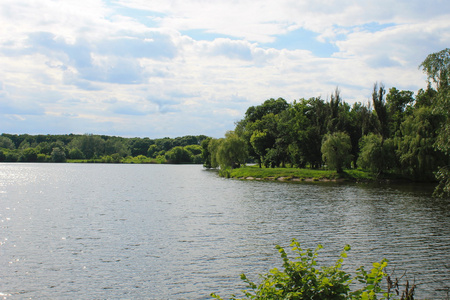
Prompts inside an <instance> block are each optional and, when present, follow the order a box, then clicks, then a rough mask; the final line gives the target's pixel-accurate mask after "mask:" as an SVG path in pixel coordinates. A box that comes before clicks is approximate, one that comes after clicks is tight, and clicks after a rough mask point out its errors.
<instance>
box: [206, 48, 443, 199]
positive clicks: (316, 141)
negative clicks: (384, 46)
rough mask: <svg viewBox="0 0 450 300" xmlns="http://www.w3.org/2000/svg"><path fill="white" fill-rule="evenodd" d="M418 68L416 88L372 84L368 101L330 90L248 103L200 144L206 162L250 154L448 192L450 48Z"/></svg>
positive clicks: (268, 162)
mask: <svg viewBox="0 0 450 300" xmlns="http://www.w3.org/2000/svg"><path fill="white" fill-rule="evenodd" d="M419 67H420V68H421V69H422V70H423V71H424V72H425V73H426V74H427V75H428V85H427V87H426V88H425V89H420V90H419V91H418V92H417V93H416V94H414V92H412V91H407V90H406V91H405V90H398V89H397V88H395V87H391V88H389V89H387V88H385V86H384V85H383V84H382V83H375V84H374V86H373V92H372V99H371V101H369V102H368V103H367V104H364V103H361V102H356V103H354V104H353V105H351V106H350V105H349V104H347V103H346V102H345V101H343V99H342V96H341V93H340V91H339V89H338V88H336V89H335V91H333V93H332V95H331V96H330V97H329V99H326V100H324V99H322V98H321V97H313V98H309V99H303V98H302V99H299V100H294V101H293V102H292V103H288V102H287V101H286V100H284V99H282V98H278V99H269V100H266V101H265V102H264V103H262V104H261V105H258V106H252V107H249V108H248V109H247V111H246V113H245V116H244V118H243V119H242V120H240V121H238V122H237V123H236V127H235V129H234V130H233V131H229V132H227V133H226V135H225V137H224V138H221V139H211V138H208V139H206V140H204V141H203V142H202V147H203V151H204V157H205V166H206V167H210V168H216V167H220V168H221V169H226V168H237V167H239V166H241V165H242V164H244V163H245V162H247V161H248V160H249V159H251V160H253V161H255V162H257V163H258V164H259V166H260V167H262V166H264V167H272V168H273V167H285V166H287V165H289V166H291V167H292V166H294V167H298V168H305V167H309V168H323V167H326V168H330V169H335V170H336V171H337V172H343V171H344V169H346V168H347V169H348V168H362V169H365V170H369V171H371V172H373V173H375V174H377V175H378V176H383V175H386V174H395V176H401V177H403V178H408V179H411V180H417V181H435V180H438V181H439V186H438V189H437V194H440V195H443V194H445V193H446V194H448V193H449V189H450V176H449V175H450V170H449V169H450V167H449V166H450V151H449V150H450V144H449V136H450V121H449V112H450V49H445V50H442V51H440V52H438V53H433V54H430V55H429V56H428V57H427V58H426V59H425V60H424V62H423V63H422V64H421V65H420V66H419Z"/></svg>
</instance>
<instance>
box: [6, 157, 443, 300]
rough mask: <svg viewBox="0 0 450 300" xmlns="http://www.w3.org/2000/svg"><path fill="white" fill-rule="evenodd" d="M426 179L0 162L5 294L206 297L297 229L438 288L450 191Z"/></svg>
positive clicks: (307, 242) (335, 251) (356, 261)
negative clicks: (314, 178) (386, 181)
mask: <svg viewBox="0 0 450 300" xmlns="http://www.w3.org/2000/svg"><path fill="white" fill-rule="evenodd" d="M431 191H432V190H431V189H430V187H429V186H425V185H422V186H421V185H409V186H408V185H403V186H398V185H383V186H371V185H354V184H305V183H303V184H293V183H279V182H250V181H238V180H229V179H222V178H219V177H217V175H216V173H214V172H209V171H205V170H202V168H201V166H173V165H100V164H92V165H89V164H0V298H2V297H3V298H6V299H23V298H33V299H42V298H52V299H80V298H82V299H139V298H141V299H142V298H145V299H208V298H209V294H210V293H211V292H218V293H219V294H220V295H222V296H224V297H226V296H229V295H230V294H231V293H239V290H240V289H241V288H243V286H242V283H241V281H240V279H239V275H240V274H241V273H243V272H244V273H246V274H247V275H248V276H249V277H250V278H252V279H254V280H257V278H258V277H257V275H256V274H257V273H262V272H266V271H267V270H269V269H270V268H273V267H275V266H279V265H280V262H281V260H280V259H279V256H278V254H277V252H276V250H275V249H274V246H275V245H277V244H279V245H282V246H285V247H287V246H288V245H289V243H290V240H291V239H292V238H296V239H297V240H298V241H300V242H301V243H302V245H303V246H304V247H311V248H313V247H315V246H316V245H317V244H318V243H321V244H323V245H324V249H323V250H322V251H321V252H320V253H321V254H320V257H321V259H322V262H323V263H324V264H331V263H333V262H334V261H335V260H336V259H337V256H338V255H339V252H340V251H341V249H342V248H343V247H344V245H345V244H350V245H351V246H352V250H351V251H350V252H349V257H348V259H347V260H346V268H347V269H348V270H355V269H356V268H357V267H358V266H360V265H365V266H366V267H370V264H371V263H372V262H375V261H379V260H381V259H382V258H388V259H389V260H390V268H389V269H388V271H394V269H395V275H398V276H400V275H402V274H403V272H404V271H406V272H407V273H406V275H405V277H404V278H407V279H409V280H410V281H413V280H414V279H415V282H416V284H418V288H417V294H416V295H417V296H419V298H425V297H427V298H429V299H445V298H446V295H447V291H448V288H449V285H450V284H449V282H450V271H449V268H450V204H449V203H450V202H449V200H448V199H447V200H442V199H433V198H431V197H429V195H430V194H431Z"/></svg>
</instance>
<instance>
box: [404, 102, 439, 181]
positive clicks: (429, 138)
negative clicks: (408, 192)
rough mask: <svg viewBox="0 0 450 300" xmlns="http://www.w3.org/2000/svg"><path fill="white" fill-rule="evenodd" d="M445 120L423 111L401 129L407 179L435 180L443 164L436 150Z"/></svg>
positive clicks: (417, 112) (418, 111)
mask: <svg viewBox="0 0 450 300" xmlns="http://www.w3.org/2000/svg"><path fill="white" fill-rule="evenodd" d="M441 122H442V116H440V115H438V114H436V113H434V112H433V110H432V109H431V108H429V107H420V108H418V109H416V110H415V111H414V112H413V114H412V115H411V116H409V117H407V118H406V120H405V121H404V122H403V123H402V125H401V133H402V138H401V139H398V145H397V147H398V150H397V151H398V154H399V159H400V163H401V166H402V170H403V172H404V174H405V175H408V176H410V177H412V178H414V179H426V180H431V179H434V174H433V171H434V170H437V169H438V167H439V166H441V165H442V164H443V163H444V161H443V160H444V159H445V158H444V155H443V153H442V152H440V151H437V150H436V149H435V147H434V145H435V142H436V137H437V134H438V129H439V127H440V124H441Z"/></svg>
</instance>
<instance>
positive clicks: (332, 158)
mask: <svg viewBox="0 0 450 300" xmlns="http://www.w3.org/2000/svg"><path fill="white" fill-rule="evenodd" d="M351 147H352V146H351V142H350V137H349V135H348V134H347V133H345V132H335V133H333V134H327V135H325V136H324V138H323V142H322V148H321V152H322V157H323V160H324V161H325V162H326V163H327V165H328V168H330V169H335V170H336V171H337V172H338V173H342V172H343V168H344V166H347V165H348V164H349V163H350V161H351V154H350V150H351Z"/></svg>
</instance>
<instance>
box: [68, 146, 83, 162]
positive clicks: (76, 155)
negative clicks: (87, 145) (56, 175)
mask: <svg viewBox="0 0 450 300" xmlns="http://www.w3.org/2000/svg"><path fill="white" fill-rule="evenodd" d="M69 157H70V158H72V159H83V158H85V157H84V154H83V152H82V151H81V150H80V149H78V148H72V149H70V151H69Z"/></svg>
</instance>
